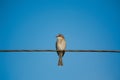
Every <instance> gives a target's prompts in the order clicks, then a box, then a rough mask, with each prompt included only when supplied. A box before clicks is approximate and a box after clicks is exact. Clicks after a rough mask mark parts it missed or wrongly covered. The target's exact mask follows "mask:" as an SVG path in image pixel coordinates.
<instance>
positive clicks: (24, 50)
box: [0, 49, 120, 53]
mask: <svg viewBox="0 0 120 80" xmlns="http://www.w3.org/2000/svg"><path fill="white" fill-rule="evenodd" d="M56 51H61V50H39V49H38V50H26V49H21V50H0V52H56ZM64 51H65V52H119V53H120V50H64Z"/></svg>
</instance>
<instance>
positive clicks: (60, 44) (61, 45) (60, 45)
mask: <svg viewBox="0 0 120 80" xmlns="http://www.w3.org/2000/svg"><path fill="white" fill-rule="evenodd" d="M56 38H57V41H56V50H57V54H58V56H59V60H58V66H63V62H62V57H63V56H64V54H65V49H66V40H65V37H64V36H63V34H58V35H57V36H56ZM59 50H61V51H59Z"/></svg>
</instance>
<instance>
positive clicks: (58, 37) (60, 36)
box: [56, 34, 64, 39]
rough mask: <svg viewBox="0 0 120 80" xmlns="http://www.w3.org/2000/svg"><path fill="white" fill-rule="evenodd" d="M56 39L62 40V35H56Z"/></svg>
mask: <svg viewBox="0 0 120 80" xmlns="http://www.w3.org/2000/svg"><path fill="white" fill-rule="evenodd" d="M56 37H57V39H64V36H63V35H62V34H58V35H57V36H56Z"/></svg>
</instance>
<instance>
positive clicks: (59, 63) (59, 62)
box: [58, 57, 63, 66]
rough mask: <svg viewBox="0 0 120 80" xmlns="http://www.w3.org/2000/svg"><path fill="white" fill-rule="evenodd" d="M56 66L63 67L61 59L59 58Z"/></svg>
mask: <svg viewBox="0 0 120 80" xmlns="http://www.w3.org/2000/svg"><path fill="white" fill-rule="evenodd" d="M58 66H63V62H62V57H59V60H58Z"/></svg>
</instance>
